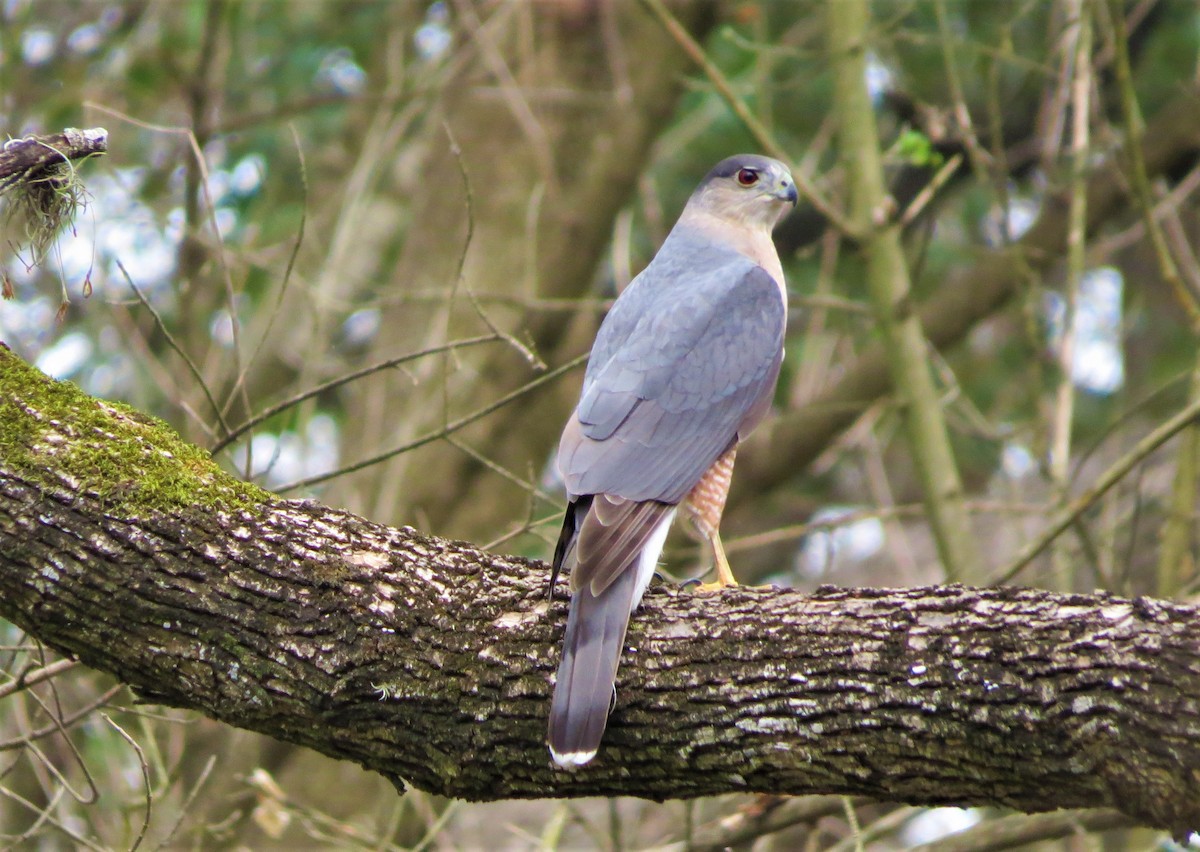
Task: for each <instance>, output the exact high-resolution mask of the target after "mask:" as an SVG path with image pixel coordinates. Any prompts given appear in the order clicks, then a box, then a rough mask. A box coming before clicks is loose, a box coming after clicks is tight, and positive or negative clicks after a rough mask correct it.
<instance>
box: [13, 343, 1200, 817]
mask: <svg viewBox="0 0 1200 852" xmlns="http://www.w3.org/2000/svg"><path fill="white" fill-rule="evenodd" d="M546 576H547V572H546V570H545V566H543V565H542V564H540V563H536V562H530V561H527V560H523V559H517V558H513V557H504V556H498V555H494V554H489V553H484V552H481V551H479V550H477V549H475V548H473V547H472V546H470V545H468V544H464V543H458V542H450V541H444V540H439V539H434V538H430V537H427V536H423V535H421V534H419V533H417V532H415V531H413V530H411V529H407V528H405V529H393V528H388V527H384V526H381V525H379V524H374V523H371V522H369V521H366V520H363V519H362V518H358V517H356V516H354V515H351V514H349V513H347V512H342V511H338V510H334V509H329V508H326V507H323V506H321V505H318V504H315V503H312V502H296V501H284V500H279V499H276V498H273V497H271V496H270V495H267V494H265V493H263V492H260V491H258V490H257V489H254V488H252V487H248V486H245V485H243V484H241V483H238V482H236V481H235V480H233V479H232V478H231V477H228V476H226V475H225V474H223V473H221V472H220V471H219V470H217V469H216V467H215V466H213V465H212V463H211V462H210V461H209V460H208V459H207V457H205V456H203V455H202V454H199V453H197V452H196V451H195V450H193V449H191V448H189V447H187V445H185V444H182V442H180V441H179V439H178V438H177V437H176V436H174V435H173V434H172V433H170V431H169V430H167V429H166V428H165V427H163V426H162V425H161V424H158V423H157V422H154V421H149V420H148V419H147V418H144V417H142V416H140V415H137V414H136V412H132V411H130V410H128V409H125V408H122V407H119V406H113V405H110V404H107V403H103V402H100V401H97V400H93V399H90V398H89V397H87V396H86V395H84V394H82V393H81V392H80V391H78V390H77V389H76V388H74V387H73V386H71V385H67V384H60V383H55V382H51V381H50V380H48V379H46V378H45V377H43V376H41V375H40V374H39V373H37V372H36V371H35V370H33V369H32V368H30V367H28V366H26V365H24V364H23V363H22V362H20V361H19V360H18V359H17V358H16V357H15V356H13V355H12V354H11V353H9V352H8V351H7V350H4V349H2V348H0V615H2V616H3V617H5V618H7V619H10V620H11V621H13V622H14V623H16V624H18V625H20V626H21V627H23V628H24V629H26V630H28V631H30V633H32V634H33V635H35V636H37V637H38V638H39V639H41V640H42V641H44V642H46V643H47V644H49V645H51V646H53V647H55V648H57V649H58V650H60V651H62V652H63V653H65V654H68V655H71V656H74V657H77V658H79V659H80V660H82V661H83V662H85V663H86V664H88V665H90V666H93V667H95V668H97V669H100V670H103V671H107V672H111V673H113V674H114V675H116V676H117V677H119V678H121V679H122V680H123V681H125V682H126V683H129V684H130V685H131V686H133V687H134V688H135V689H137V690H138V691H139V692H141V693H142V694H143V695H145V696H146V697H147V698H148V699H150V700H153V701H156V702H159V703H163V704H168V705H172V706H178V707H188V708H193V709H196V710H199V711H200V712H202V713H204V714H206V715H208V716H211V717H212V718H215V719H220V720H222V721H225V722H228V723H230V724H233V725H237V726H239V727H243V728H248V729H251V730H255V731H260V732H263V733H266V734H269V735H271V736H274V737H277V738H279V739H282V740H287V741H290V742H295V743H299V744H302V745H306V746H309V747H311V748H313V749H316V750H318V751H320V752H322V753H324V754H328V755H333V756H336V757H341V758H346V759H349V760H353V761H356V762H357V763H360V764H361V765H363V766H366V767H368V768H370V769H373V770H376V771H378V772H380V773H382V774H384V775H385V776H386V777H388V778H389V779H391V780H392V781H393V782H395V783H396V784H397V785H398V786H400V785H402V783H403V782H408V783H411V784H413V785H415V786H418V787H420V788H422V789H426V790H430V791H435V792H437V793H441V794H444V795H449V796H457V797H462V798H466V799H498V798H508V797H534V796H537V797H540V796H584V795H608V794H623V795H635V796H643V797H647V798H651V799H666V798H677V797H690V796H701V795H710V794H716V793H727V792H732V791H753V790H758V791H764V792H777V793H794V794H799V793H812V792H826V793H829V792H834V793H847V794H861V795H867V796H872V797H876V798H882V799H893V800H902V801H907V802H913V803H950V802H953V803H959V804H980V805H982V804H995V805H1005V806H1009V807H1014V808H1018V809H1021V810H1027V811H1043V810H1048V809H1053V808H1056V807H1098V806H1107V807H1110V808H1113V809H1116V810H1118V811H1120V812H1121V813H1124V814H1127V815H1129V816H1130V817H1132V818H1134V819H1135V820H1137V821H1139V822H1142V823H1145V824H1148V825H1154V826H1160V827H1166V828H1170V829H1172V830H1174V831H1176V832H1182V831H1187V830H1192V829H1196V828H1197V827H1200V773H1198V772H1197V770H1196V767H1197V766H1200V611H1198V610H1197V608H1196V607H1191V606H1185V605H1179V604H1173V603H1168V602H1165V601H1156V600H1150V599H1137V600H1125V599H1120V598H1116V597H1112V596H1108V595H1103V594H1096V595H1059V594H1052V593H1048V592H1041V591H1034V590H1016V589H992V590H976V589H968V588H963V587H958V586H953V587H942V588H916V589H908V590H902V591H882V590H855V591H842V590H838V589H832V588H828V589H822V590H820V591H819V592H818V593H817V594H815V595H811V596H805V595H801V594H798V593H795V592H790V591H785V590H774V591H765V590H753V589H737V590H731V591H727V592H724V593H722V594H720V595H698V594H691V593H688V592H685V591H680V590H678V589H675V588H670V587H658V588H655V589H653V590H652V591H651V592H650V594H649V595H647V599H646V602H645V604H644V606H643V609H642V610H641V612H640V613H639V615H638V617H637V618H636V619H635V620H634V622H633V625H632V627H631V628H630V632H629V638H628V648H629V650H628V652H627V655H626V658H625V660H624V662H623V665H622V669H621V682H620V684H619V694H618V702H617V708H616V711H615V713H614V716H613V719H612V721H611V723H610V725H609V732H608V735H607V738H606V742H605V746H604V749H603V750H602V752H601V754H600V756H599V758H598V759H597V760H596V762H595V764H594V765H593V766H589V767H588V768H587V769H585V770H583V771H580V772H577V773H564V772H558V771H555V770H554V769H552V768H551V763H550V760H549V756H548V754H547V753H546V750H545V747H544V745H543V734H544V729H545V714H546V709H547V706H548V701H549V694H550V684H549V680H550V677H551V674H552V673H553V670H554V666H555V663H556V658H557V653H558V651H557V643H558V641H559V640H560V639H561V631H562V626H563V622H564V619H565V610H566V607H565V604H564V601H563V599H562V597H561V596H560V597H559V598H558V599H556V600H555V601H554V602H553V603H552V604H547V602H546V599H545V582H546Z"/></svg>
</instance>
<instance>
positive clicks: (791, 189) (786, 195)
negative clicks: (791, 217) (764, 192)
mask: <svg viewBox="0 0 1200 852" xmlns="http://www.w3.org/2000/svg"><path fill="white" fill-rule="evenodd" d="M772 195H774V196H775V197H776V198H778V199H779V200H780V201H786V202H787V203H788V204H790V205H792V206H793V207H795V206H796V201H798V200H799V196H798V195H797V194H796V183H795V181H793V180H792V177H791V175H785V176H784V177H781V178H780V179H779V181H778V182H777V183H776V184H775V192H773V193H772Z"/></svg>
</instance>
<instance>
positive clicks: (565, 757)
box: [550, 749, 596, 769]
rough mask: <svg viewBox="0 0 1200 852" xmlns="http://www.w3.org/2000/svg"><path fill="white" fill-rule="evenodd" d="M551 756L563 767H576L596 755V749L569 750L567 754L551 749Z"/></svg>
mask: <svg viewBox="0 0 1200 852" xmlns="http://www.w3.org/2000/svg"><path fill="white" fill-rule="evenodd" d="M550 756H551V757H553V758H554V762H555V763H557V764H558V765H559V767H561V768H562V769H575V768H576V767H579V766H583V765H584V764H585V763H587V762H588V761H590V760H591V759H592V758H593V757H595V756H596V751H595V749H593V750H592V751H568V752H566V753H565V754H559V753H558V752H556V751H555V750H554V749H550Z"/></svg>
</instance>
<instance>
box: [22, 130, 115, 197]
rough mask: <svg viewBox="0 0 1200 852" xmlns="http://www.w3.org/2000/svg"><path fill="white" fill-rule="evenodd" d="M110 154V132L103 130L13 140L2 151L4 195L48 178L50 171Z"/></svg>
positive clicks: (69, 131) (68, 131) (73, 131)
mask: <svg viewBox="0 0 1200 852" xmlns="http://www.w3.org/2000/svg"><path fill="white" fill-rule="evenodd" d="M107 151H108V131H107V130H105V129H104V128H101V127H94V128H91V129H89V130H77V129H76V128H74V127H68V128H67V129H66V130H64V131H63V132H62V133H52V134H50V135H48V136H26V137H23V138H21V139H10V140H8V142H6V143H4V146H3V148H0V192H3V191H4V190H6V189H8V188H9V187H11V186H14V185H15V184H17V183H24V184H29V183H36V182H37V181H39V180H42V179H43V178H44V177H46V176H47V174H46V173H47V170H48V169H54V168H56V167H58V166H61V165H63V164H64V163H66V162H69V161H71V160H81V159H83V158H85V157H90V156H92V155H93V154H104V153H106V152H107ZM51 177H56V178H58V177H61V176H59V175H57V174H53V175H51Z"/></svg>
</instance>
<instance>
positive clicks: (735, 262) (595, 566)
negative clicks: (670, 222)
mask: <svg viewBox="0 0 1200 852" xmlns="http://www.w3.org/2000/svg"><path fill="white" fill-rule="evenodd" d="M795 203H796V187H795V184H794V183H793V182H792V176H791V174H790V173H789V172H788V170H787V167H786V166H784V165H783V163H780V162H778V161H777V160H771V159H768V158H766V157H756V156H751V155H742V156H737V157H730V158H728V159H726V160H722V161H721V162H720V163H718V164H717V165H716V166H715V167H714V168H713V170H712V171H711V172H709V173H708V175H706V176H705V178H704V180H702V181H701V182H700V185H699V186H698V187H697V188H696V191H695V192H693V193H692V196H691V198H690V199H689V200H688V203H687V206H686V207H684V210H683V213H682V214H681V215H680V217H679V221H678V222H677V223H676V224H675V227H674V228H672V229H671V233H670V234H669V235H668V236H667V239H666V241H665V242H664V243H663V245H662V248H661V249H659V251H658V254H657V255H656V256H655V257H654V259H653V260H652V261H651V262H650V265H649V266H647V267H646V268H645V270H643V271H642V273H641V274H640V275H638V276H637V278H635V279H634V280H633V282H632V283H631V284H630V285H629V287H627V288H626V289H625V291H624V292H623V293H622V294H621V296H620V298H619V299H617V301H616V303H615V304H614V305H613V307H612V310H611V311H609V313H608V316H607V317H606V318H605V320H604V322H603V324H602V325H601V326H600V331H599V333H598V334H597V335H596V342H595V344H594V345H593V346H592V353H591V357H590V360H589V361H588V366H587V372H586V374H585V376H584V380H583V393H582V395H581V396H580V399H579V404H578V405H577V406H576V407H575V412H574V413H573V414H572V416H571V419H570V420H569V421H568V422H567V425H566V428H565V429H564V430H563V435H562V440H561V442H560V444H559V448H558V467H559V470H560V472H561V473H562V476H563V480H564V481H565V482H566V486H567V491H568V493H569V498H570V502H569V504H568V506H567V511H566V518H565V519H564V521H563V528H562V533H561V535H560V536H559V540H558V546H557V548H556V549H555V552H554V574H553V576H552V577H551V581H550V582H551V588H552V589H553V584H554V577H557V575H558V572H559V571H560V570H562V569H564V568H565V569H566V570H568V571H569V572H570V578H571V591H572V596H571V606H570V614H569V615H568V617H567V632H566V638H565V639H564V641H563V654H562V663H561V664H560V666H559V669H558V679H557V681H556V684H555V688H554V701H553V704H552V706H551V708H550V730H549V743H550V752H551V754H552V755H553V756H554V760H555V761H556V762H557V763H558V764H559V765H560V766H566V767H571V766H580V765H582V764H584V763H587V762H588V761H589V760H591V759H592V757H593V756H595V754H596V749H597V748H598V747H599V745H600V738H601V736H602V735H603V734H604V727H605V725H606V724H607V721H608V712H609V704H610V701H611V700H612V697H613V694H614V692H613V690H614V684H615V683H616V676H617V664H618V662H619V660H620V656H621V648H622V645H623V644H624V641H625V628H626V627H627V626H628V624H629V616H630V613H632V611H633V610H634V609H635V608H636V607H637V605H638V603H639V602H640V601H641V599H642V594H643V593H644V592H645V591H646V587H647V586H648V585H649V583H650V578H651V577H652V576H653V574H654V568H655V565H656V564H657V562H658V557H659V555H660V554H661V553H662V548H663V543H664V541H665V540H666V537H667V531H668V529H669V528H670V525H671V520H672V518H673V517H674V516H675V512H676V510H677V509H678V507H679V506H680V504H683V505H684V507H685V509H686V510H687V511H688V512H689V513H690V514H691V516H692V519H693V520H694V521H695V523H696V527H697V530H698V531H699V532H700V534H701V535H702V536H703V537H704V538H705V539H707V540H708V541H709V542H710V543H711V546H712V549H713V556H714V559H715V561H716V565H717V577H718V584H719V585H730V584H734V583H735V581H734V579H733V574H732V573H731V572H730V570H729V563H728V561H727V560H726V559H725V553H724V550H723V549H722V547H721V539H720V535H719V533H718V525H719V523H720V519H721V512H722V510H723V509H724V506H725V497H726V495H727V494H728V491H729V477H730V473H731V472H732V469H733V457H734V453H735V451H736V449H737V445H738V442H739V441H741V440H742V439H743V438H745V437H746V435H747V434H749V432H750V430H751V429H753V428H754V426H755V425H756V424H757V423H758V421H759V420H761V419H762V417H763V415H764V414H765V413H766V411H767V409H768V407H769V406H770V402H771V396H772V392H773V391H774V388H775V380H776V379H777V378H778V376H779V365H780V362H781V361H782V358H783V333H784V325H785V323H786V320H787V295H786V292H785V290H784V284H783V269H782V267H781V266H780V263H779V256H778V255H777V254H776V253H775V246H774V244H773V243H772V242H771V229H772V228H773V227H774V226H775V224H776V222H778V221H779V219H780V218H781V217H782V216H783V214H784V213H785V212H786V211H787V209H788V208H789V207H791V206H794V205H795Z"/></svg>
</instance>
